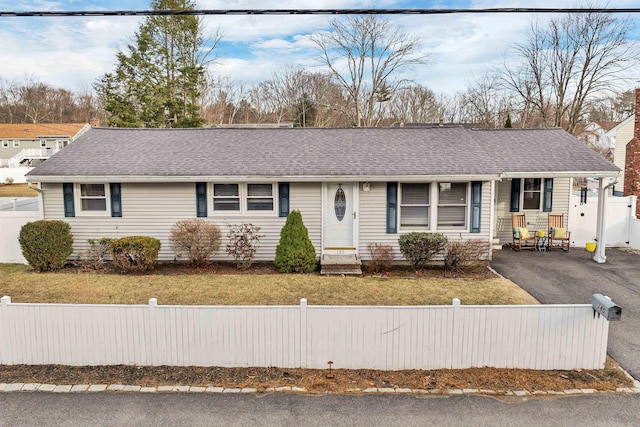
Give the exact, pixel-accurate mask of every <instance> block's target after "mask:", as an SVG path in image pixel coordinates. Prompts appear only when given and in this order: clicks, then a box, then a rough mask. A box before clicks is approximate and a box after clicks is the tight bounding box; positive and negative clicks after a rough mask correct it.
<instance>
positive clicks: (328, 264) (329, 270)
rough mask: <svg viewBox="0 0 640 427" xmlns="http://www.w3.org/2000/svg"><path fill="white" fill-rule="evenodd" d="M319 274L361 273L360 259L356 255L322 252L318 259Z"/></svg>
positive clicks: (357, 274) (358, 274)
mask: <svg viewBox="0 0 640 427" xmlns="http://www.w3.org/2000/svg"><path fill="white" fill-rule="evenodd" d="M320 266H321V269H320V274H325V275H356V276H360V275H362V268H361V267H362V261H360V258H358V255H355V254H351V255H334V254H323V255H322V259H321V261H320Z"/></svg>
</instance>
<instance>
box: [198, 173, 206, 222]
mask: <svg viewBox="0 0 640 427" xmlns="http://www.w3.org/2000/svg"><path fill="white" fill-rule="evenodd" d="M196 211H197V216H198V218H206V217H207V183H206V182H196Z"/></svg>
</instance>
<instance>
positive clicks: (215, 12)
mask: <svg viewBox="0 0 640 427" xmlns="http://www.w3.org/2000/svg"><path fill="white" fill-rule="evenodd" d="M459 13H468V14H472V13H481V14H482V13H484V14H486V13H640V8H535V7H521V8H504V7H501V8H488V9H202V10H59V11H50V10H46V11H14V12H12V11H0V17H2V18H10V17H73V16H178V15H446V14H459Z"/></svg>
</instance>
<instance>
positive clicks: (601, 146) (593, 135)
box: [577, 121, 620, 156]
mask: <svg viewBox="0 0 640 427" xmlns="http://www.w3.org/2000/svg"><path fill="white" fill-rule="evenodd" d="M619 123H620V122H603V121H593V122H590V123H588V124H587V125H585V126H584V128H583V129H582V130H581V131H580V132H578V133H577V136H578V139H580V140H582V141H584V142H585V143H586V144H587V145H588V146H590V147H593V148H595V149H596V150H597V151H599V152H600V153H602V154H603V155H605V156H609V155H610V154H611V153H612V152H613V149H614V147H615V133H613V132H611V130H612V129H613V128H615V127H616V126H617V125H618V124H619Z"/></svg>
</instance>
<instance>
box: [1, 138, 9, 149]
mask: <svg viewBox="0 0 640 427" xmlns="http://www.w3.org/2000/svg"><path fill="white" fill-rule="evenodd" d="M2 148H9V140H8V139H3V140H2Z"/></svg>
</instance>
